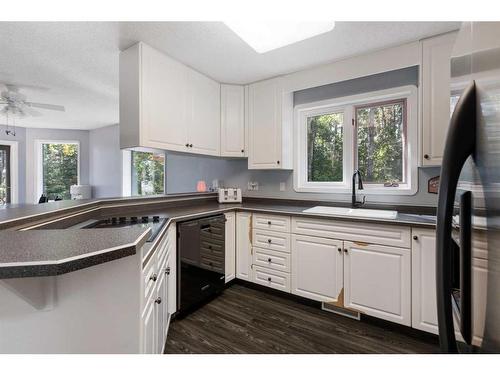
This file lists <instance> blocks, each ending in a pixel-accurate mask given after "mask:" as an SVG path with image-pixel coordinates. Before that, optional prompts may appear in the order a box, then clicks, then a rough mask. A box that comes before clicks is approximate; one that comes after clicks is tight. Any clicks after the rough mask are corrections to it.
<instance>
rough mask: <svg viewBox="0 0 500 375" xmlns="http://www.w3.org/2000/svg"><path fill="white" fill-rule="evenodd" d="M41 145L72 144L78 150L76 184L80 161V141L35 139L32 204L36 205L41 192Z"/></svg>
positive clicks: (78, 179) (78, 181) (78, 177)
mask: <svg viewBox="0 0 500 375" xmlns="http://www.w3.org/2000/svg"><path fill="white" fill-rule="evenodd" d="M43 144H72V145H76V146H77V150H78V161H77V171H76V173H77V184H78V185H81V183H80V178H81V176H80V160H81V154H80V152H81V147H80V141H75V140H69V141H68V140H54V139H50V140H47V139H35V155H36V173H35V187H36V188H35V197H34V198H35V199H34V202H35V203H38V200H39V198H40V196H41V195H42V192H43V165H42V164H43V162H42V145H43Z"/></svg>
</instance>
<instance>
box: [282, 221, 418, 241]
mask: <svg viewBox="0 0 500 375" xmlns="http://www.w3.org/2000/svg"><path fill="white" fill-rule="evenodd" d="M292 233H296V234H305V235H310V236H316V237H325V238H335V239H339V240H347V241H357V242H366V243H373V244H380V245H389V246H397V247H407V248H409V247H410V227H404V226H398V225H384V224H371V223H370V224H366V223H361V222H359V223H358V222H349V221H341V220H333V219H332V220H330V219H311V218H301V217H293V218H292Z"/></svg>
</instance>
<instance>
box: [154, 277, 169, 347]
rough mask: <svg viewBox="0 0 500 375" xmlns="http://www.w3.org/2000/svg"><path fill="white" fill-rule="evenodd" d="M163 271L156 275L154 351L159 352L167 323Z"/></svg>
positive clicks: (163, 342) (163, 341)
mask: <svg viewBox="0 0 500 375" xmlns="http://www.w3.org/2000/svg"><path fill="white" fill-rule="evenodd" d="M165 276H166V275H165V272H164V271H163V268H162V272H161V273H160V275H159V276H158V284H157V293H156V299H155V305H156V306H155V309H156V312H155V313H156V318H155V319H156V328H155V330H156V352H157V353H161V352H162V351H163V346H164V345H165V339H166V336H165V327H166V323H167V304H168V303H167V300H166V294H167V290H166V288H167V286H166V277H165Z"/></svg>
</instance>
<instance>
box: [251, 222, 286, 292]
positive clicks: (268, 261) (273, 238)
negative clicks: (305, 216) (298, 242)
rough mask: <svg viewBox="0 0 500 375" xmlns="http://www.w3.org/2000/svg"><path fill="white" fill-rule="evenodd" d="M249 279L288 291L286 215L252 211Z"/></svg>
mask: <svg viewBox="0 0 500 375" xmlns="http://www.w3.org/2000/svg"><path fill="white" fill-rule="evenodd" d="M252 268H253V273H252V274H253V276H252V279H253V280H252V281H253V282H255V283H257V284H261V285H265V286H268V287H270V288H274V289H278V290H282V291H284V292H290V269H291V268H290V217H289V216H275V215H266V214H254V215H253V219H252Z"/></svg>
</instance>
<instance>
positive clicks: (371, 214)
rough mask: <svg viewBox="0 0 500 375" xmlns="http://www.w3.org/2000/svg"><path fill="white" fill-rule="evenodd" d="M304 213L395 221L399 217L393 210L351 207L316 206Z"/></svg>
mask: <svg viewBox="0 0 500 375" xmlns="http://www.w3.org/2000/svg"><path fill="white" fill-rule="evenodd" d="M302 212H306V213H312V214H323V215H332V216H351V217H367V218H373V219H395V218H396V216H397V215H398V212H397V211H391V210H371V209H365V208H349V207H329V206H315V207H312V208H308V209H306V210H303V211H302Z"/></svg>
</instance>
